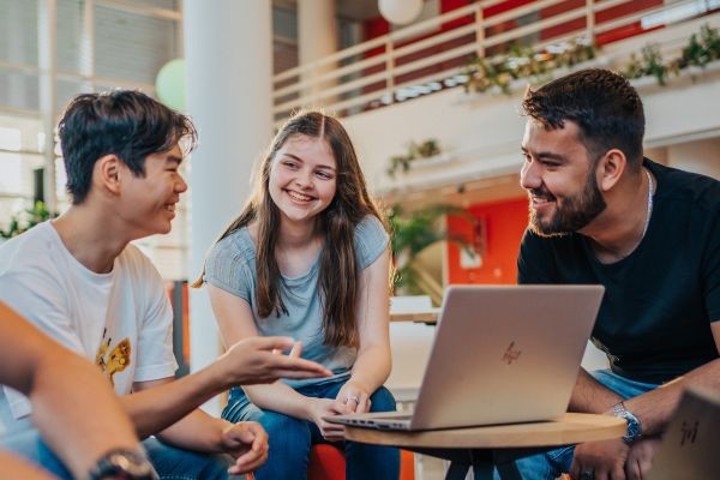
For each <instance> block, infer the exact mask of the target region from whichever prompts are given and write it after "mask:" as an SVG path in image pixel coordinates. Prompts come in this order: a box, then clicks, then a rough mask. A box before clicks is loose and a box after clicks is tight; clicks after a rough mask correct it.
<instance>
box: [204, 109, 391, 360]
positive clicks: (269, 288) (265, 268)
mask: <svg viewBox="0 0 720 480" xmlns="http://www.w3.org/2000/svg"><path fill="white" fill-rule="evenodd" d="M295 135H306V136H308V137H311V138H322V139H323V140H325V141H326V142H327V144H328V145H329V146H330V148H331V150H332V152H333V156H334V157H335V163H336V169H337V170H336V175H337V176H336V178H337V190H336V192H335V197H334V198H333V200H332V202H330V205H328V207H327V208H326V209H325V210H323V211H322V212H321V213H320V214H319V218H318V221H317V223H316V228H317V229H318V230H319V231H320V232H321V233H322V235H323V237H324V242H325V244H324V247H323V250H322V253H321V257H320V272H319V279H318V283H319V284H320V293H321V296H322V303H323V330H324V332H325V343H326V344H328V345H332V346H341V345H348V346H353V345H357V342H358V333H357V327H356V325H357V322H356V318H355V308H356V306H357V301H358V296H359V295H358V294H359V291H360V289H359V287H358V285H359V280H360V272H359V269H358V267H357V264H356V261H355V248H354V232H355V226H356V225H357V224H358V223H359V222H360V221H361V220H362V219H363V218H364V217H365V216H367V215H374V216H375V217H377V218H378V219H380V220H381V221H383V220H384V218H383V216H382V215H381V214H380V211H379V210H378V208H377V206H376V205H375V203H374V201H373V200H372V198H371V197H370V195H369V194H368V192H367V187H366V184H365V177H364V175H363V173H362V170H361V169H360V163H359V162H358V158H357V155H356V153H355V148H354V147H353V144H352V142H351V141H350V137H349V136H348V134H347V132H346V131H345V128H344V127H343V126H342V124H341V123H340V122H339V121H338V120H337V119H336V118H334V117H331V116H328V115H325V114H323V113H321V112H318V111H305V112H299V113H296V114H295V115H294V116H293V117H292V118H290V119H289V120H288V121H287V122H286V123H285V125H283V127H282V128H281V129H280V130H279V131H278V133H277V135H275V138H274V139H273V141H272V143H271V144H270V147H269V149H268V151H267V153H266V154H265V157H264V158H263V160H262V163H261V165H260V171H259V175H258V177H257V178H256V179H255V188H254V192H253V194H252V196H251V197H250V199H249V200H248V202H247V203H246V204H245V207H243V210H242V212H241V213H240V215H239V216H238V217H237V218H236V219H235V220H234V221H233V222H232V223H231V224H230V225H229V226H228V227H227V229H226V230H225V231H224V232H223V234H222V235H221V236H220V238H219V239H218V242H219V241H220V240H222V239H223V238H225V237H227V236H228V235H230V234H231V233H233V232H234V231H236V230H238V229H240V228H242V227H245V226H247V225H248V224H250V223H252V222H253V221H255V220H257V222H258V230H257V247H256V250H257V277H258V288H257V292H256V293H255V295H256V299H257V304H258V314H259V315H260V317H262V318H265V317H268V316H270V315H271V314H272V313H273V312H274V313H275V314H277V315H280V314H281V313H287V309H286V308H285V305H284V303H283V300H282V297H281V296H280V295H279V293H278V292H279V291H280V286H281V282H282V276H281V273H280V267H279V266H278V263H277V259H276V258H275V247H276V245H277V241H278V235H279V227H280V211H279V209H278V207H277V206H276V205H275V203H274V202H273V200H272V199H271V198H270V193H269V191H268V183H269V179H270V169H271V167H272V162H273V159H274V158H275V155H276V154H277V152H278V150H280V149H281V148H282V146H283V145H284V144H285V142H286V141H287V140H288V139H289V138H290V137H293V136H295ZM383 223H385V222H383ZM201 285H202V277H201V278H200V279H198V280H196V281H195V282H194V283H193V287H199V286H201Z"/></svg>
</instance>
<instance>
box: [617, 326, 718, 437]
mask: <svg viewBox="0 0 720 480" xmlns="http://www.w3.org/2000/svg"><path fill="white" fill-rule="evenodd" d="M710 327H711V330H712V334H713V338H714V339H715V347H716V348H717V350H718V352H720V321H716V322H713V323H712V324H711V325H710ZM692 386H697V387H704V388H706V389H710V390H714V391H716V392H717V391H720V359H715V360H713V361H711V362H708V363H706V364H705V365H702V366H700V367H698V368H696V369H694V370H692V371H690V372H688V373H687V374H686V375H684V376H683V377H681V378H679V379H677V380H675V381H673V382H670V383H669V384H667V385H664V386H662V387H661V388H656V389H655V390H652V391H650V392H648V393H645V394H643V395H640V396H638V397H635V398H632V399H630V400H627V401H625V406H626V407H627V409H628V410H630V411H631V412H633V413H634V414H635V415H636V416H637V417H638V418H639V419H640V422H641V423H642V428H643V434H644V435H652V434H656V433H660V432H662V431H663V430H664V429H665V427H666V426H667V423H668V421H669V420H670V416H671V415H672V413H673V412H674V411H675V407H677V405H678V403H679V402H680V397H681V395H682V393H683V391H684V390H685V389H686V388H687V387H692Z"/></svg>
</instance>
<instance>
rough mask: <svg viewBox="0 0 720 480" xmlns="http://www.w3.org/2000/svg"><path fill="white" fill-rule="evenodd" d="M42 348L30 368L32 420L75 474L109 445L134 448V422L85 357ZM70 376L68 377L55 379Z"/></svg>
mask: <svg viewBox="0 0 720 480" xmlns="http://www.w3.org/2000/svg"><path fill="white" fill-rule="evenodd" d="M56 348H57V349H58V350H57V351H55V347H53V350H52V351H48V350H46V356H45V358H44V359H43V360H42V361H41V362H40V363H39V364H38V368H37V370H36V372H35V377H34V382H33V388H32V391H31V393H30V400H31V402H32V407H33V413H32V416H33V420H34V423H35V424H36V425H37V427H38V430H39V431H40V433H41V435H42V436H43V438H44V439H45V441H46V442H47V443H48V445H49V446H50V448H51V449H52V450H53V451H54V452H55V453H56V454H57V455H58V456H59V457H60V458H62V459H63V461H64V462H65V464H66V465H67V466H68V468H69V469H70V470H71V471H72V472H73V474H74V476H75V477H77V478H84V477H85V476H86V475H87V473H88V471H89V470H90V468H91V467H92V466H93V465H94V464H95V463H96V462H97V460H98V458H100V457H101V456H102V455H103V454H105V453H107V452H108V451H109V450H111V449H113V448H128V449H137V448H138V447H139V445H138V439H137V436H136V434H135V431H134V429H133V425H132V424H131V422H130V420H129V419H128V418H127V416H126V414H125V412H123V410H122V407H121V405H120V402H119V401H118V398H117V396H116V395H115V392H113V391H112V389H111V388H110V385H109V384H108V382H107V380H105V379H104V378H103V377H102V376H100V374H99V373H98V370H97V368H96V367H95V366H94V365H92V364H91V363H90V362H88V361H87V360H85V359H82V358H80V357H77V356H75V355H72V354H70V353H69V352H66V351H64V349H63V350H62V351H60V347H59V346H58V347H56ZM67 375H72V381H62V380H59V379H61V378H63V377H65V376H67Z"/></svg>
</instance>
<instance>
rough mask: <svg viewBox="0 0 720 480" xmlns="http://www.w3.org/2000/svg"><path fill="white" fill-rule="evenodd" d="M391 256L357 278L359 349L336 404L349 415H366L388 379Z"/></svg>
mask: <svg viewBox="0 0 720 480" xmlns="http://www.w3.org/2000/svg"><path fill="white" fill-rule="evenodd" d="M389 268H390V253H389V251H388V250H385V251H384V252H383V253H382V255H380V257H378V258H377V259H376V260H375V261H374V262H373V263H372V264H371V265H370V266H369V267H367V268H366V269H365V270H363V271H362V273H361V275H360V298H359V301H358V306H357V312H356V314H357V321H358V334H359V337H360V345H359V348H358V355H357V358H356V360H355V364H354V365H353V368H352V374H351V375H350V379H349V380H348V381H347V382H346V383H345V385H344V386H343V388H342V389H340V392H338V396H337V401H338V402H340V403H341V404H345V405H346V406H347V410H348V411H350V412H366V411H368V409H369V408H370V405H369V402H368V400H369V398H370V395H372V393H373V392H374V391H375V390H377V389H378V388H379V387H380V386H382V384H383V383H385V380H387V377H388V375H390V368H391V364H392V361H391V355H390V332H389V321H390V309H389V305H390V303H389V295H390V294H389V288H390V286H389V281H388V278H389V275H388V273H389Z"/></svg>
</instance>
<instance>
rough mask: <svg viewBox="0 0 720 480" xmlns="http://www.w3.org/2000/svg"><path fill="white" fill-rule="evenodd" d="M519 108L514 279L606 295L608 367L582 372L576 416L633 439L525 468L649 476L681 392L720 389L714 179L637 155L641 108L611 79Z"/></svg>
mask: <svg viewBox="0 0 720 480" xmlns="http://www.w3.org/2000/svg"><path fill="white" fill-rule="evenodd" d="M523 107H524V111H525V113H526V115H527V116H528V121H527V126H526V129H525V136H524V138H523V142H522V151H523V154H524V156H525V164H524V165H523V168H522V172H521V184H522V187H523V188H524V189H525V190H526V191H527V192H528V195H529V199H530V222H529V225H528V229H527V231H526V233H525V236H524V238H523V241H522V245H521V247H520V254H519V258H518V270H519V276H518V279H519V282H520V283H524V284H531V283H545V284H547V283H558V284H603V285H604V286H605V289H606V293H605V297H604V299H603V303H602V306H601V308H600V313H599V315H598V319H597V322H596V325H595V328H594V330H593V334H592V341H593V343H594V344H595V345H596V346H598V347H599V348H600V349H601V350H603V351H605V352H606V353H607V356H608V359H609V361H610V367H611V368H610V369H609V370H603V371H598V372H592V374H588V372H586V371H584V370H581V372H580V375H579V377H578V380H577V384H576V386H575V390H574V392H573V395H572V399H571V401H570V409H571V410H572V411H579V412H594V413H606V414H610V415H616V416H618V417H621V418H623V419H625V420H626V421H627V424H628V428H627V434H626V435H625V438H624V439H618V440H613V441H606V442H592V443H586V444H582V445H579V446H577V447H576V448H575V451H574V459H573V450H572V448H570V447H568V448H566V449H560V450H556V451H552V452H550V453H549V454H547V455H540V456H536V457H531V458H528V459H525V460H523V461H520V462H518V464H519V466H520V469H521V471H522V472H523V473H524V474H525V475H526V476H527V478H555V477H556V476H557V475H558V474H559V473H560V472H570V473H571V474H572V475H573V478H581V479H591V478H597V479H608V478H611V479H624V478H631V479H635V478H642V475H643V474H644V473H645V472H647V470H648V468H649V466H650V464H651V462H652V455H653V451H654V447H655V444H656V442H657V439H658V436H659V435H660V434H661V433H662V431H663V429H664V428H665V427H666V425H667V422H668V419H669V418H670V415H671V413H672V411H673V409H674V408H675V406H676V405H677V403H678V400H679V398H680V395H681V393H682V391H683V389H684V388H685V387H686V386H690V385H700V386H705V387H710V388H714V389H715V390H718V389H720V360H719V359H718V350H719V347H720V322H718V320H720V182H718V181H716V180H713V179H711V178H708V177H705V176H702V175H697V174H693V173H688V172H684V171H681V170H677V169H674V168H669V167H665V166H662V165H659V164H657V163H655V162H652V161H651V160H649V159H647V158H643V149H642V141H643V135H644V125H645V121H644V113H643V106H642V102H641V100H640V97H639V96H638V94H637V92H636V91H635V89H634V88H633V87H632V86H631V85H630V84H629V83H628V81H627V80H626V79H624V78H623V77H621V76H620V75H617V74H615V73H612V72H609V71H607V70H600V69H597V70H584V71H580V72H577V73H574V74H571V75H568V76H567V77H564V78H560V79H557V80H555V81H552V82H550V83H548V84H547V85H545V86H543V87H541V88H540V89H538V90H536V91H533V92H530V93H529V94H528V96H527V97H526V98H525V100H524V102H523ZM661 385H662V386H663V388H657V387H659V386H661ZM571 462H572V463H571Z"/></svg>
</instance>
